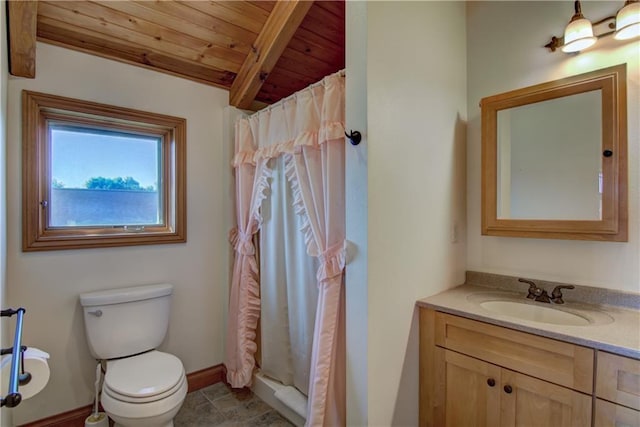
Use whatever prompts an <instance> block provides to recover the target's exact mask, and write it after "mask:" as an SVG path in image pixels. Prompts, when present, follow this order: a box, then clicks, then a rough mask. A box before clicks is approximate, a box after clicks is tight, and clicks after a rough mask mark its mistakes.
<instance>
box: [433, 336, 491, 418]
mask: <svg viewBox="0 0 640 427" xmlns="http://www.w3.org/2000/svg"><path fill="white" fill-rule="evenodd" d="M435 357H436V381H437V383H438V384H437V388H438V391H437V393H436V394H437V395H438V396H439V397H440V398H441V400H440V399H439V400H440V401H439V402H438V403H437V404H436V407H435V411H436V414H435V417H434V419H435V425H436V426H446V427H484V426H486V427H495V426H498V425H499V423H500V421H499V417H500V368H499V367H498V366H495V365H492V364H490V363H487V362H483V361H481V360H478V359H474V358H471V357H468V356H464V355H462V354H459V353H456V352H453V351H449V350H445V349H442V348H437V349H436V352H435ZM492 384H493V385H492Z"/></svg>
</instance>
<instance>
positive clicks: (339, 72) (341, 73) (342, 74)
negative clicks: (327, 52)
mask: <svg viewBox="0 0 640 427" xmlns="http://www.w3.org/2000/svg"><path fill="white" fill-rule="evenodd" d="M345 75H346V72H345V70H344V69H342V70H340V71H336V72H335V73H333V74H329V75H327V76H324V77H323V78H322V79H321V80H319V81H317V82H315V83H311V84H310V85H309V86H307V87H305V88H304V89H300V90H299V91H297V92H295V93H292V94H291V95H289V96H287V97H286V98H282V99H281V100H279V101H278V102H276V103H273V104H271V105H269V106H267V107H264V108H263V109H262V110H258V111H256V112H255V113H253V114H251V115H250V116H249V117H251V116H254V115H256V114H261V113H264V112H267V111H270V110H271V109H273V108H275V107H280V106H281V105H282V104H284V103H285V102H287V101H289V100H291V99H292V98H295V97H296V96H298V94H299V93H302V92H304V91H305V90H309V89H313V88H314V87H318V86H320V85H321V84H323V83H324V81H325V80H326V79H328V78H329V77H333V76H341V77H344V76H345Z"/></svg>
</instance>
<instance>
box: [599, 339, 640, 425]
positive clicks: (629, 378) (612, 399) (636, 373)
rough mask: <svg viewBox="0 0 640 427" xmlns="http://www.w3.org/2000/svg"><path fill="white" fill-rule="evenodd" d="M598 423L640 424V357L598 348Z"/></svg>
mask: <svg viewBox="0 0 640 427" xmlns="http://www.w3.org/2000/svg"><path fill="white" fill-rule="evenodd" d="M597 360H598V369H597V373H596V393H595V394H596V397H597V399H596V404H595V425H596V426H597V427H640V360H635V359H631V358H628V357H623V356H618V355H616V354H611V353H606V352H603V351H599V352H598V359H597Z"/></svg>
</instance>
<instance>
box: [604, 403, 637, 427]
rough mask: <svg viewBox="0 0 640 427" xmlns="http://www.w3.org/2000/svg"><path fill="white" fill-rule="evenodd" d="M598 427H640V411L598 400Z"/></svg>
mask: <svg viewBox="0 0 640 427" xmlns="http://www.w3.org/2000/svg"><path fill="white" fill-rule="evenodd" d="M595 420H596V422H595V426H596V427H640V411H636V410H635V409H631V408H627V407H625V406H622V405H616V404H615V403H611V402H607V401H605V400H602V399H596V418H595Z"/></svg>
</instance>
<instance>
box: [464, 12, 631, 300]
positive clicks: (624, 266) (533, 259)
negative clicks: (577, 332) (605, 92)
mask: <svg viewBox="0 0 640 427" xmlns="http://www.w3.org/2000/svg"><path fill="white" fill-rule="evenodd" d="M621 5H622V2H604V1H598V2H591V1H589V2H584V3H583V5H582V9H583V13H584V14H585V16H586V17H588V18H590V19H592V20H594V21H596V20H598V19H600V18H603V17H605V16H609V15H612V14H615V12H616V11H617V8H619V7H621ZM572 14H573V3H572V2H542V1H541V2H525V1H515V2H503V1H496V2H475V1H474V2H469V3H468V4H467V48H468V49H467V52H468V56H467V62H468V63H467V77H468V99H467V105H468V107H467V108H468V113H469V126H468V143H467V150H468V151H467V156H468V157H467V159H468V163H467V218H468V233H467V241H468V242H467V269H468V270H476V271H484V272H490V273H499V274H508V275H514V276H526V277H534V278H539V279H546V280H554V281H561V282H567V283H576V284H581V285H589V286H598V287H604V288H611V289H620V290H626V291H634V292H639V291H640V262H639V260H640V228H639V224H638V223H639V221H638V215H639V213H640V212H639V211H640V209H639V204H640V188H639V187H640V185H639V184H640V183H639V177H638V171H639V170H640V153H639V150H640V123H639V120H640V59H639V58H640V41H637V40H636V41H632V42H624V43H623V42H618V41H616V40H614V39H613V38H612V37H607V38H604V39H601V40H600V41H599V42H598V43H597V44H596V45H595V46H594V47H593V48H591V49H589V50H585V51H584V52H582V53H580V54H578V55H567V54H565V53H562V52H561V51H556V52H554V53H550V52H548V51H547V49H544V48H543V47H542V46H544V45H545V44H546V43H547V42H548V41H549V39H550V38H551V35H553V34H555V35H561V33H562V31H564V27H565V25H566V24H567V22H568V20H569V19H570V18H571V16H572ZM623 62H626V63H627V95H628V101H627V108H628V132H627V134H628V145H629V150H628V155H629V242H628V243H617V242H583V241H571V240H552V239H521V238H510V237H493V236H481V235H480V212H481V211H480V190H481V188H480V163H481V162H480V148H481V144H480V108H479V107H478V101H479V100H480V99H481V98H483V97H485V96H489V95H494V94H498V93H502V92H505V91H509V90H513V89H518V88H522V87H526V86H530V85H533V84H537V83H542V82H545V81H550V80H555V79H559V78H563V77H567V76H570V75H575V74H580V73H585V72H588V71H592V70H596V69H599V68H603V67H607V66H611V65H616V64H619V63H623Z"/></svg>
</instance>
